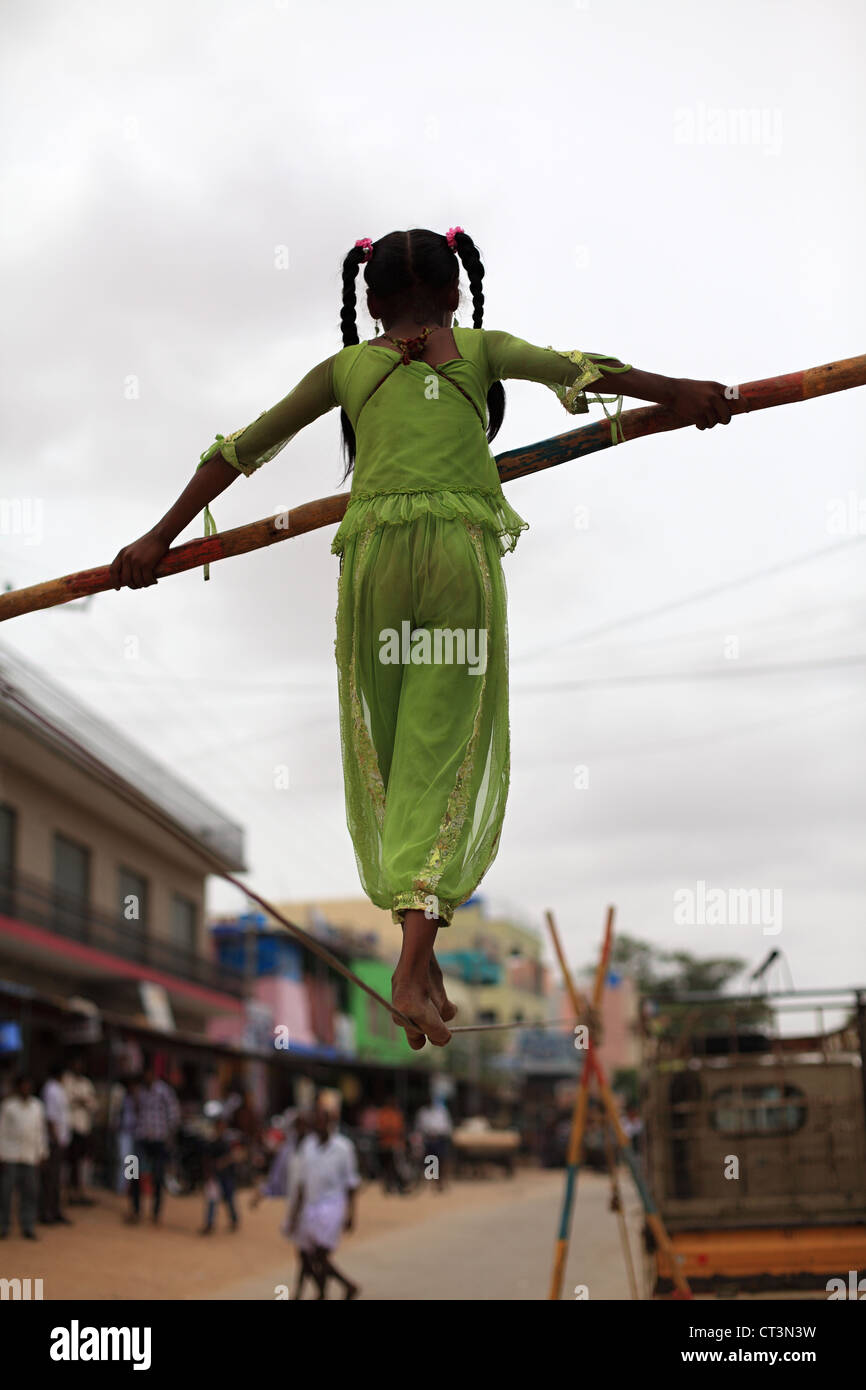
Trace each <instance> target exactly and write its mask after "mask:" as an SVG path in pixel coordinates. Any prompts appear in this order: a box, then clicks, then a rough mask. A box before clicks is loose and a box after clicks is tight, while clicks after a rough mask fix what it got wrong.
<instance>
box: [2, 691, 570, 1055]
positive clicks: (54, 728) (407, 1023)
mask: <svg viewBox="0 0 866 1390" xmlns="http://www.w3.org/2000/svg"><path fill="white" fill-rule="evenodd" d="M0 688H2V690H3V693H4V694H5V696H6V698H7V699H9V700H11V701H12V702H13V703H14V704H16V705H19V706H20V707H21V709H23V710H26V712H27V714H28V715H29V716H30V717H31V718H32V719H36V720H37V721H38V722H39V723H40V724H43V725H44V726H45V728H46V729H49V730H50V731H51V733H52V734H54V735H55V736H56V737H57V736H59V737H60V738H61V739H63V741H64V742H65V743H67V744H68V745H69V746H70V748H74V749H75V751H76V753H78V754H79V756H81V757H83V758H84V759H85V760H86V762H88V763H89V764H90V766H91V767H92V768H94V769H96V771H98V773H99V775H100V776H101V777H103V778H107V780H108V781H109V782H110V784H111V786H112V789H113V790H114V791H115V792H117V794H118V796H120V797H122V799H123V800H124V801H126V802H127V803H129V804H130V805H132V806H134V807H135V809H136V810H137V811H142V812H144V814H145V815H147V816H149V817H150V819H151V820H152V821H154V822H155V823H156V824H157V825H159V826H160V827H161V828H162V829H163V830H166V831H167V832H168V833H169V834H170V835H173V836H174V837H175V838H176V839H178V840H181V841H183V842H184V843H185V844H186V845H187V846H188V847H189V848H190V849H191V850H193V851H194V852H195V853H196V854H198V855H199V856H200V857H202V858H203V859H205V860H207V861H208V862H209V863H210V864H211V865H213V873H214V874H216V875H218V876H219V877H220V878H223V879H225V881H226V882H227V883H231V884H232V886H233V887H235V888H237V889H239V890H240V892H242V893H243V894H244V895H245V896H246V897H247V898H250V899H251V900H252V901H253V902H255V903H258V905H259V906H260V907H261V908H263V909H264V910H265V912H267V913H268V915H269V916H270V917H273V918H274V920H275V921H277V922H279V923H280V925H281V926H282V927H285V929H286V930H287V931H288V932H290V933H291V934H292V935H293V936H295V937H297V939H298V940H299V941H301V942H303V944H304V945H305V946H306V947H307V949H308V950H309V951H311V952H312V953H313V955H315V956H318V958H319V960H321V961H324V963H325V964H326V965H328V966H330V968H331V969H332V970H336V971H337V973H338V974H339V975H342V976H343V978H344V979H345V980H349V981H350V982H351V983H352V984H354V985H357V986H358V988H359V989H362V990H363V991H364V993H365V994H369V996H370V998H371V999H375V1000H376V1003H377V1004H381V1005H382V1007H383V1008H384V1009H387V1010H388V1013H389V1014H390V1015H391V1017H392V1018H394V1019H396V1020H397V1022H398V1023H399V1024H401V1026H402V1027H404V1028H406V1027H409V1028H411V1029H412V1030H413V1031H414V1032H416V1033H424V1029H423V1028H421V1027H419V1025H418V1024H417V1023H415V1022H414V1020H413V1019H411V1018H409V1017H408V1015H407V1014H404V1013H402V1012H401V1011H400V1010H399V1009H397V1008H395V1007H394V1005H393V1004H392V1003H390V1001H389V1000H387V999H385V998H384V996H383V995H381V994H379V993H378V992H377V991H376V990H375V989H373V987H372V985H368V984H367V983H366V981H365V980H362V979H361V978H360V977H359V976H358V975H356V974H355V972H354V970H350V969H349V967H348V966H347V965H344V964H343V962H342V961H341V960H340V959H339V957H338V956H335V955H334V954H333V952H332V951H329V950H328V948H327V946H325V945H323V944H322V942H321V941H319V940H318V939H317V938H316V937H315V936H311V935H310V933H309V932H307V931H304V928H303V927H299V926H298V924H297V922H292V921H291V920H290V919H289V918H288V917H286V916H285V914H284V913H282V912H280V910H279V909H278V908H276V907H275V906H274V905H273V903H271V902H269V901H268V899H267V898H263V897H262V896H261V894H259V893H257V892H256V891H255V890H254V889H253V888H249V887H248V886H247V884H245V883H242V882H241V880H240V879H239V878H235V876H234V874H230V873H229V872H228V870H227V869H224V868H223V867H222V866H221V864H220V861H219V859H218V858H217V857H216V855H215V854H214V853H213V852H212V851H211V850H209V849H208V848H207V846H204V845H202V844H201V842H200V841H198V840H196V839H195V838H194V837H193V836H192V835H190V834H189V832H188V831H186V830H184V828H183V826H180V825H178V824H177V822H176V821H174V820H172V818H171V817H170V816H168V815H166V814H165V813H164V812H163V811H161V810H160V808H159V807H158V806H155V805H154V804H153V803H152V802H151V801H149V800H148V799H147V798H146V797H143V796H141V795H140V794H138V793H136V792H134V791H133V790H132V788H130V787H129V786H128V784H127V783H126V782H125V781H124V780H123V778H122V777H119V776H118V775H117V773H116V772H115V771H114V769H113V768H111V767H109V766H108V764H107V763H104V762H103V761H102V759H101V758H97V757H96V755H95V754H94V753H91V751H90V749H89V748H86V747H85V746H84V744H83V743H79V741H78V739H76V738H74V737H73V736H72V734H70V733H68V731H67V730H66V729H63V728H61V726H60V725H59V724H55V723H54V722H53V720H51V719H48V718H46V716H45V715H44V714H41V713H40V711H39V710H37V709H34V708H33V706H32V705H31V704H29V703H28V701H27V700H25V699H23V697H22V696H21V695H20V694H19V692H18V691H17V690H16V689H15V688H14V686H12V685H10V684H9V683H8V681H6V680H5V679H4V678H3V676H2V675H0ZM558 1026H564V1027H571V1026H572V1023H571V1022H570V1021H569V1020H565V1019H558V1020H551V1021H550V1022H546V1023H525V1022H522V1021H520V1022H514V1023H468V1024H457V1025H456V1026H455V1027H453V1028H452V1027H450V1025H449V1024H447V1023H446V1024H445V1027H446V1028H448V1031H449V1032H450V1033H481V1032H486V1031H490V1030H494V1029H503V1028H555V1027H558ZM425 1036H426V1035H425Z"/></svg>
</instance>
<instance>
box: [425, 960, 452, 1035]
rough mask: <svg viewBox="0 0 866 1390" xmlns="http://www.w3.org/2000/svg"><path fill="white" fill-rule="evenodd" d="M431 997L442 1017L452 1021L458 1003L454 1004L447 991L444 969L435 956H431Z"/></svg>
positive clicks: (445, 1020) (446, 1021)
mask: <svg viewBox="0 0 866 1390" xmlns="http://www.w3.org/2000/svg"><path fill="white" fill-rule="evenodd" d="M428 973H429V977H430V998H431V999H432V1000H433V1003H434V1004H435V1006H436V1008H437V1010H438V1012H439V1016H440V1018H441V1019H442V1020H443V1022H445V1023H450V1021H451V1019H452V1018H454V1017H455V1015H456V1013H457V1005H456V1004H452V1003H451V1000H450V999H449V998H448V995H447V994H446V993H445V981H444V980H443V978H442V971H441V970H440V968H439V962H438V960H437V959H436V957H435V956H431V957H430V969H429V972H428Z"/></svg>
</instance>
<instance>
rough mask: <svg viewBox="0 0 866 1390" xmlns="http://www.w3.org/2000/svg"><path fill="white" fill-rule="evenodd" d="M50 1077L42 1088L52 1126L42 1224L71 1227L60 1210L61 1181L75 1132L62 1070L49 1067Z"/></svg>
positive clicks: (45, 1171) (45, 1163)
mask: <svg viewBox="0 0 866 1390" xmlns="http://www.w3.org/2000/svg"><path fill="white" fill-rule="evenodd" d="M47 1075H48V1079H47V1081H46V1082H45V1085H44V1086H43V1087H42V1103H43V1105H44V1106H45V1119H46V1122H47V1124H48V1156H47V1158H46V1159H45V1162H44V1163H43V1165H42V1192H41V1201H40V1205H41V1207H42V1212H41V1221H42V1224H43V1226H71V1225H72V1222H71V1221H70V1220H69V1219H68V1218H67V1217H65V1216H64V1215H63V1212H62V1211H61V1208H60V1178H61V1174H62V1172H63V1160H64V1158H65V1157H66V1150H67V1148H68V1147H69V1139H70V1136H71V1133H72V1130H71V1126H70V1123H69V1100H68V1098H67V1095H66V1092H65V1091H64V1089H63V1087H62V1085H61V1084H60V1067H59V1066H57V1065H54V1066H51V1067H49V1069H48V1074H47Z"/></svg>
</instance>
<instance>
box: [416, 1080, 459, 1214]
mask: <svg viewBox="0 0 866 1390" xmlns="http://www.w3.org/2000/svg"><path fill="white" fill-rule="evenodd" d="M415 1128H416V1129H417V1131H418V1133H419V1134H420V1136H421V1143H422V1145H423V1149H424V1168H425V1173H426V1171H427V1162H428V1160H429V1159H431V1158H432V1159H435V1167H434V1169H433V1174H432V1175H433V1176H434V1177H435V1178H436V1179H437V1183H436V1191H437V1192H444V1191H445V1180H446V1177H447V1176H448V1170H449V1166H450V1162H451V1135H452V1134H453V1132H454V1126H453V1124H452V1123H451V1116H450V1114H449V1113H448V1107H447V1105H446V1104H445V1102H444V1100H439V1099H436V1098H432V1097H431V1099H430V1101H429V1102H428V1103H427V1105H422V1107H421V1109H420V1110H419V1111H418V1114H417V1115H416V1117H415Z"/></svg>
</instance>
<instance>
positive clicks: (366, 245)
mask: <svg viewBox="0 0 866 1390" xmlns="http://www.w3.org/2000/svg"><path fill="white" fill-rule="evenodd" d="M355 245H356V246H362V247H363V249H364V260H365V261H368V260H369V259H370V257H371V256H372V254H373V243H372V241H371V240H370V238H369V237H368V236H365V237H361V239H360V241H356V242H355Z"/></svg>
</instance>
